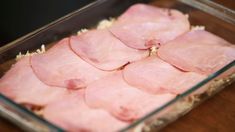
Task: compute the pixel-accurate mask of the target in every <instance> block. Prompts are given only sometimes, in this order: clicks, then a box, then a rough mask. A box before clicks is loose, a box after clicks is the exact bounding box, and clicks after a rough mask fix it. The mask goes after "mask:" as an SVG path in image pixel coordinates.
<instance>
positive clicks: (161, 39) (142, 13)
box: [110, 4, 190, 49]
mask: <svg viewBox="0 0 235 132" xmlns="http://www.w3.org/2000/svg"><path fill="white" fill-rule="evenodd" d="M189 27H190V24H189V21H188V18H187V16H186V15H184V14H182V13H181V12H179V11H177V10H174V9H166V8H158V7H154V6H150V5H145V4H136V5H133V6H131V7H130V8H129V9H128V10H127V11H126V12H124V14H122V15H121V16H120V17H119V18H118V19H117V21H116V22H114V24H113V26H112V27H111V28H110V31H111V32H112V33H113V34H114V35H115V36H116V37H117V38H119V39H120V40H121V41H122V42H123V43H125V44H126V45H128V46H129V47H132V48H136V49H148V48H150V47H152V46H159V45H161V44H165V43H166V42H168V41H169V40H173V39H174V38H176V37H177V36H179V35H181V34H183V33H185V32H186V31H188V30H189Z"/></svg>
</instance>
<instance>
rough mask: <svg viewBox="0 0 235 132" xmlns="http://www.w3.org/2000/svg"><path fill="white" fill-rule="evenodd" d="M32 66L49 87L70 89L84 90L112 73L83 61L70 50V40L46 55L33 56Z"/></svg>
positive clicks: (59, 43) (57, 45) (61, 43)
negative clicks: (88, 85) (91, 83)
mask: <svg viewBox="0 0 235 132" xmlns="http://www.w3.org/2000/svg"><path fill="white" fill-rule="evenodd" d="M31 65H32V68H33V70H34V72H35V73H36V75H37V77H38V78H39V79H40V80H42V81H43V82H44V83H46V84H47V85H50V86H59V87H66V88H70V89H77V88H84V87H86V86H87V84H89V83H90V82H92V81H94V80H97V79H99V78H101V77H104V76H106V75H107V74H109V73H110V72H105V71H102V70H99V69H97V68H95V67H93V66H91V65H90V64H88V63H86V62H85V61H83V60H82V59H81V58H80V57H79V56H77V55H76V54H75V53H74V52H73V51H72V50H71V49H70V47H69V39H68V38H65V39H63V40H61V41H60V42H58V43H57V44H56V45H55V46H54V47H52V48H51V49H50V50H48V51H47V52H46V53H44V54H38V55H34V56H32V58H31Z"/></svg>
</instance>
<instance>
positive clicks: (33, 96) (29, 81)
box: [0, 57, 69, 106]
mask: <svg viewBox="0 0 235 132" xmlns="http://www.w3.org/2000/svg"><path fill="white" fill-rule="evenodd" d="M0 93H1V94H3V95H5V96H7V97H9V98H10V99H12V100H14V101H15V102H17V103H21V104H31V105H37V106H44V105H47V104H48V103H51V102H54V101H56V100H58V97H66V96H67V95H68V94H69V91H68V90H66V89H64V88H59V87H51V86H47V85H45V84H44V83H43V82H41V81H40V80H39V79H38V78H37V77H36V76H35V74H34V72H33V70H32V69H31V67H30V64H29V57H24V58H22V59H20V60H19V61H18V62H17V63H16V64H14V65H13V66H12V68H11V69H10V70H9V71H8V72H7V73H6V74H5V75H4V76H3V77H2V78H1V79H0Z"/></svg>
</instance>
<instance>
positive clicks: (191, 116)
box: [0, 0, 235, 132]
mask: <svg viewBox="0 0 235 132" xmlns="http://www.w3.org/2000/svg"><path fill="white" fill-rule="evenodd" d="M214 1H216V2H218V3H220V4H222V5H225V6H228V7H229V8H231V9H235V1H234V0H214ZM232 35H233V36H234V34H232ZM234 37H235V36H234ZM22 131H23V130H21V129H20V128H19V127H17V126H15V125H13V124H12V123H10V122H9V121H7V120H5V119H2V118H0V132H22ZM161 131H163V132H189V131H190V132H235V83H233V84H232V85H230V86H228V87H226V88H225V89H224V90H222V91H221V92H219V93H218V94H216V95H215V96H214V97H212V98H210V99H208V100H206V101H205V102H204V103H202V104H201V105H199V106H198V107H196V108H195V109H193V110H192V111H190V112H189V113H188V114H186V115H185V116H183V117H181V118H180V119H178V120H177V121H175V122H173V123H171V124H169V125H168V126H167V127H165V128H164V129H162V130H161Z"/></svg>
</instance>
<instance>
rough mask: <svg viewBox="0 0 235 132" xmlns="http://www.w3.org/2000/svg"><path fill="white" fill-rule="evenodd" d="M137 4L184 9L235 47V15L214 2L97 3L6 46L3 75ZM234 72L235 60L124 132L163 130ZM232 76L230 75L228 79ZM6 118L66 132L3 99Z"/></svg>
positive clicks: (1, 112)
mask: <svg viewBox="0 0 235 132" xmlns="http://www.w3.org/2000/svg"><path fill="white" fill-rule="evenodd" d="M137 2H144V3H149V4H151V5H155V6H159V7H167V8H174V9H178V10H180V11H182V12H183V13H187V14H189V20H190V23H191V25H203V26H205V27H206V30H207V31H210V32H212V33H214V34H216V35H218V36H220V37H222V38H224V39H225V40H227V41H229V42H231V43H233V44H235V37H234V34H235V13H234V11H232V10H230V9H227V8H225V7H223V6H221V5H218V4H216V3H213V2H212V1H209V0H197V1H196V0H195V1H194V0H175V1H173V0H122V1H120V0H97V1H95V2H93V3H91V4H89V5H87V6H85V7H83V8H81V9H79V10H77V11H74V12H72V13H70V14H68V15H66V16H64V17H62V18H60V19H58V20H56V21H54V22H52V23H50V24H48V25H46V26H44V27H42V28H40V29H38V30H36V31H34V32H31V33H29V34H28V35H26V36H23V37H21V38H19V39H17V40H15V41H13V42H11V43H9V44H7V45H6V46H4V47H1V48H0V76H2V75H3V74H4V73H5V72H6V71H7V70H8V69H10V67H11V65H12V64H14V63H15V57H16V55H17V54H18V53H19V52H21V53H26V51H34V50H35V49H38V48H39V47H40V46H41V45H42V44H45V45H48V44H51V43H53V42H55V41H58V40H60V39H62V38H63V37H66V36H69V35H71V34H75V33H77V31H79V30H80V29H82V28H92V27H94V26H95V25H96V24H97V23H98V22H99V21H100V20H102V19H106V18H109V17H116V16H118V15H120V14H121V13H122V12H123V11H125V10H126V9H127V8H128V7H129V6H131V5H133V4H134V3H137ZM234 69H235V61H233V62H231V63H230V64H228V65H226V66H225V67H223V68H222V69H220V70H219V71H217V72H215V73H213V74H211V75H210V76H208V78H206V79H205V80H203V81H202V82H200V83H198V84H196V85H195V86H194V87H192V88H190V89H189V90H188V91H186V92H184V93H182V94H180V95H178V96H177V97H176V98H175V99H173V100H171V101H169V102H168V103H166V104H165V105H163V106H162V107H160V108H158V109H155V110H154V111H152V112H151V113H149V114H148V115H146V116H145V117H143V118H141V119H139V120H137V121H136V122H134V123H132V124H131V125H129V126H128V127H126V128H123V129H122V130H120V131H155V130H160V129H161V128H163V127H164V126H166V125H167V124H168V123H170V122H172V121H174V120H176V119H177V118H179V117H181V116H183V115H184V114H186V113H188V112H189V111H190V110H191V109H193V108H194V107H195V106H197V105H198V104H200V103H201V102H203V101H204V100H205V99H207V98H209V97H211V96H212V95H214V94H215V93H217V92H219V91H220V90H222V89H223V88H225V87H226V86H227V85H229V84H231V83H232V82H234V81H235V73H232V72H233V71H234ZM227 73H230V74H229V75H227ZM224 75H226V76H224ZM0 116H2V117H4V118H6V119H8V120H10V121H12V122H13V123H15V124H16V125H18V126H19V127H21V128H22V129H24V130H26V131H64V130H62V129H61V128H60V127H58V126H55V125H53V124H52V123H50V122H48V121H46V120H44V119H43V118H41V117H39V116H37V115H36V114H35V113H33V112H31V111H29V110H27V109H26V108H25V107H23V106H21V105H19V104H16V103H14V102H13V101H12V100H10V99H8V98H7V97H5V96H4V95H1V94H0Z"/></svg>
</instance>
